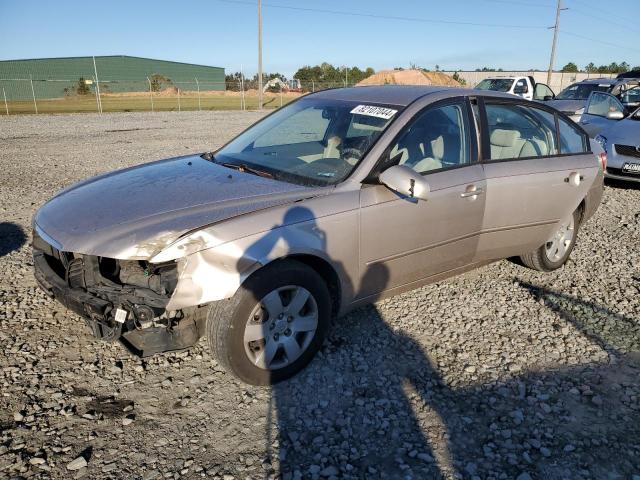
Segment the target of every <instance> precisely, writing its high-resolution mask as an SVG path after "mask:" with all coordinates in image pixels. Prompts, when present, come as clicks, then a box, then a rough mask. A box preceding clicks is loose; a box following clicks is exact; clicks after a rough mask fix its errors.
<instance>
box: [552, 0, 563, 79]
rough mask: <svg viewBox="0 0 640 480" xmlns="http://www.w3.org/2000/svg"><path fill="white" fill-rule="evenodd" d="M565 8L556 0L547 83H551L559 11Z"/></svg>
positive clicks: (558, 26)
mask: <svg viewBox="0 0 640 480" xmlns="http://www.w3.org/2000/svg"><path fill="white" fill-rule="evenodd" d="M562 10H567V9H566V8H562V0H558V5H557V6H556V24H555V26H553V27H550V28H553V43H552V44H551V58H550V59H549V71H548V72H547V85H551V74H552V73H553V64H554V63H555V61H556V43H557V42H558V30H559V29H560V12H561V11H562Z"/></svg>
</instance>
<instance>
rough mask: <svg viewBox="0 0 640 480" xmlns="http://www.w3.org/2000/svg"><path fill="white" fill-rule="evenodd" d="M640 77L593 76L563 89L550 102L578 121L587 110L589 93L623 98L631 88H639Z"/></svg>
mask: <svg viewBox="0 0 640 480" xmlns="http://www.w3.org/2000/svg"><path fill="white" fill-rule="evenodd" d="M639 83H640V79H635V78H633V79H631V78H591V79H588V80H582V81H581V82H577V83H573V84H571V85H569V86H568V87H567V88H565V89H564V90H562V91H561V92H560V93H558V95H556V97H555V98H554V99H553V100H551V101H549V102H548V104H549V105H550V106H552V107H553V108H555V109H557V110H559V111H561V112H562V113H564V114H565V115H567V116H568V117H569V118H571V120H573V121H574V122H578V121H579V120H580V117H581V116H582V114H583V113H584V111H585V107H586V103H587V100H588V99H589V95H591V93H593V92H604V93H610V94H611V95H613V96H615V97H617V98H622V97H623V95H624V94H625V93H626V92H627V91H628V90H631V89H634V88H637V86H638V84H639Z"/></svg>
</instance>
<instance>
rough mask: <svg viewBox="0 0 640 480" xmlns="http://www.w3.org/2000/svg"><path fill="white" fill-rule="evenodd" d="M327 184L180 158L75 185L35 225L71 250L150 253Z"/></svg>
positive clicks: (129, 254)
mask: <svg viewBox="0 0 640 480" xmlns="http://www.w3.org/2000/svg"><path fill="white" fill-rule="evenodd" d="M329 188H330V187H329ZM327 190H328V188H327V187H324V188H308V187H304V186H300V185H295V184H291V183H286V182H280V181H277V180H273V179H269V178H264V177H259V176H256V175H252V174H249V173H242V172H238V171H235V170H231V169H229V168H226V167H222V166H220V165H217V164H215V163H212V162H209V161H207V160H204V159H203V158H201V157H200V156H196V155H194V156H186V157H178V158H172V159H168V160H161V161H158V162H152V163H147V164H143V165H140V166H137V167H132V168H127V169H124V170H118V171H115V172H111V173H107V174H105V175H100V176H98V177H94V178H91V179H88V180H85V181H83V182H80V183H78V184H75V185H72V186H71V187H69V188H67V189H66V190H63V191H62V192H60V193H58V194H57V195H56V196H55V197H53V198H52V199H51V200H49V201H48V202H47V203H46V204H44V205H43V206H42V208H40V210H39V211H38V212H37V213H36V215H35V217H34V228H35V229H36V231H37V232H38V233H39V234H40V235H41V236H42V237H43V238H44V239H45V240H46V241H49V242H50V243H52V244H53V245H54V246H55V247H56V248H58V249H60V250H63V251H68V252H77V253H83V254H87V255H99V256H103V257H112V258H127V259H148V258H151V257H152V256H153V255H155V254H157V253H159V252H160V251H161V250H162V249H163V248H165V247H166V246H167V245H169V244H170V243H172V242H173V241H175V240H177V239H178V238H179V237H180V236H182V235H183V234H185V233H187V232H189V231H191V230H195V229H198V228H200V227H203V226H206V225H211V224H214V223H217V222H220V221H222V220H226V219H229V218H232V217H235V216H238V215H242V214H245V213H249V212H252V211H256V210H262V209H265V208H269V207H273V206H277V205H283V204H286V203H290V202H294V201H296V200H299V199H301V198H309V197H313V196H317V195H321V194H322V193H324V192H326V191H327Z"/></svg>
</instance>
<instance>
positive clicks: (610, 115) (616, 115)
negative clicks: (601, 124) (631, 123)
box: [607, 110, 624, 120]
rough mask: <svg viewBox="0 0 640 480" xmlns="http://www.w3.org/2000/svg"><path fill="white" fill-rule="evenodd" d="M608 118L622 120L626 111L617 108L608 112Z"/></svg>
mask: <svg viewBox="0 0 640 480" xmlns="http://www.w3.org/2000/svg"><path fill="white" fill-rule="evenodd" d="M607 118H608V119H609V120H622V119H623V118H624V113H622V112H620V111H618V110H615V111H613V112H608V113H607Z"/></svg>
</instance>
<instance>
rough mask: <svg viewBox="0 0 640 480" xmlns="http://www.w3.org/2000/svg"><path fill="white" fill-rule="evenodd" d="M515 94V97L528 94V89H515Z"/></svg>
mask: <svg viewBox="0 0 640 480" xmlns="http://www.w3.org/2000/svg"><path fill="white" fill-rule="evenodd" d="M513 93H514V94H515V95H522V94H523V93H527V89H526V88H525V87H515V88H514V89H513Z"/></svg>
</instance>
